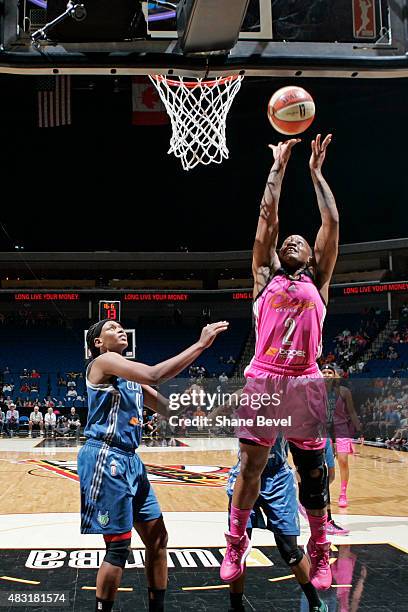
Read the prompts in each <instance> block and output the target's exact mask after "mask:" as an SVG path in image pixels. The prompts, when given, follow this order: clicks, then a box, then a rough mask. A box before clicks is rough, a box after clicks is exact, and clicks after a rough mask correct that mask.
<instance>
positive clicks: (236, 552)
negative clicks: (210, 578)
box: [220, 532, 252, 582]
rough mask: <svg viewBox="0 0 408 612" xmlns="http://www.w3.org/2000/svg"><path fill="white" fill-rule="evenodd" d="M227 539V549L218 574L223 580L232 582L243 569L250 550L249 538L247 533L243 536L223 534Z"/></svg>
mask: <svg viewBox="0 0 408 612" xmlns="http://www.w3.org/2000/svg"><path fill="white" fill-rule="evenodd" d="M225 539H226V540H227V550H226V552H225V557H224V560H223V562H222V565H221V570H220V576H221V580H224V582H234V580H238V578H239V577H240V576H242V573H243V571H244V567H245V560H246V558H247V556H248V555H249V553H250V552H251V547H252V544H251V540H250V539H249V538H248V536H247V534H246V533H244V535H243V536H239V535H232V533H229V532H227V533H226V534H225Z"/></svg>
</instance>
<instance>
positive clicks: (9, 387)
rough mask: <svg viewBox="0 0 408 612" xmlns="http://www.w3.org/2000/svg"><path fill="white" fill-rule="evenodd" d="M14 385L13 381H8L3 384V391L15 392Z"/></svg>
mask: <svg viewBox="0 0 408 612" xmlns="http://www.w3.org/2000/svg"><path fill="white" fill-rule="evenodd" d="M13 389H14V385H12V384H11V383H6V384H5V385H3V393H13Z"/></svg>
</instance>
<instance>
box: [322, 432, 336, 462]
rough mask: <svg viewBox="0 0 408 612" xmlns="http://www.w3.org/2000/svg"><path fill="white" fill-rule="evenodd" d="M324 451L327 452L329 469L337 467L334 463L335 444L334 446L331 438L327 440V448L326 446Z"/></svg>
mask: <svg viewBox="0 0 408 612" xmlns="http://www.w3.org/2000/svg"><path fill="white" fill-rule="evenodd" d="M324 450H325V455H326V465H327V467H328V468H334V467H335V463H334V453H333V444H332V441H331V440H330V438H327V440H326V446H325V448H324Z"/></svg>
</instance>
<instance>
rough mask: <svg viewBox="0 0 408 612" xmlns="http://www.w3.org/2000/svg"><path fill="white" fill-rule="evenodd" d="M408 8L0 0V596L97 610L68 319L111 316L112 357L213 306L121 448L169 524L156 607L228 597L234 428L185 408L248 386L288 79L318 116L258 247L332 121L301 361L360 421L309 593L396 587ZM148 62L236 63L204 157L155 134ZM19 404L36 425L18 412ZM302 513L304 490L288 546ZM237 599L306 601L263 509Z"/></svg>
mask: <svg viewBox="0 0 408 612" xmlns="http://www.w3.org/2000/svg"><path fill="white" fill-rule="evenodd" d="M81 7H82V8H81ZM407 9H408V5H407V3H406V2H405V1H404V0H389V1H385V0H347V1H346V0H335V1H333V0H332V1H331V2H329V0H310V1H302V2H300V1H299V2H297V1H296V0H294V1H292V2H281V1H280V0H273V1H271V0H250V1H249V2H246V1H245V0H234V2H232V0H223V1H221V0H220V1H219V2H218V3H216V2H212V1H210V0H208V2H207V3H205V2H204V0H201V1H200V0H183V1H180V2H138V1H136V0H121V1H120V2H118V3H117V6H116V3H115V7H114V9H112V7H111V5H110V3H108V2H100V3H97V2H95V1H94V0H88V2H84V3H83V4H81V3H77V2H72V3H71V4H69V5H68V7H67V5H66V3H65V0H64V1H60V0H48V3H47V2H46V1H43V0H31V1H28V0H27V1H25V0H21V1H19V2H17V1H16V0H0V143H1V147H0V188H1V193H2V206H1V212H0V501H1V505H0V532H1V540H0V608H4V609H9V610H11V609H12V608H13V609H14V607H19V608H20V609H21V610H25V611H29V610H38V611H40V610H41V611H44V610H48V609H51V608H53V609H58V610H59V609H60V610H70V611H72V612H80V611H81V612H82V611H85V610H87V611H88V610H94V609H95V608H94V606H95V591H96V576H97V572H98V569H99V568H100V566H101V564H102V562H103V559H104V556H105V543H104V541H103V537H102V536H101V535H99V534H89V533H88V534H81V533H80V520H81V516H80V502H81V499H80V482H79V475H78V469H77V457H78V453H79V451H80V449H82V448H83V447H84V444H85V442H86V436H85V434H84V429H85V426H86V423H87V418H88V402H89V396H88V391H89V389H88V388H87V385H86V377H85V362H86V359H88V357H89V353H88V352H87V348H86V342H85V335H86V331H87V330H88V328H89V327H90V325H91V324H92V323H94V322H96V321H98V320H100V319H105V318H108V319H112V320H114V321H117V322H121V324H122V325H123V327H124V329H125V330H126V334H127V339H128V346H127V348H126V349H125V351H124V353H123V354H124V356H125V357H126V358H127V359H128V360H129V361H130V362H133V361H136V362H142V363H145V364H148V365H154V364H157V363H160V362H162V361H164V360H166V359H168V358H170V357H172V356H174V355H176V354H178V353H180V352H181V351H182V350H184V349H185V348H186V347H188V346H190V345H192V344H193V343H194V342H196V341H197V340H198V338H199V336H200V333H201V330H202V328H203V327H205V326H206V325H208V324H211V323H215V322H217V321H223V320H226V321H228V322H229V328H228V330H227V331H226V332H225V333H222V334H220V335H219V337H217V338H216V339H215V341H214V343H213V344H212V346H211V347H210V348H209V349H208V350H206V351H204V352H203V353H202V354H201V355H200V356H199V357H198V358H197V359H196V360H195V361H193V362H192V363H191V365H189V366H188V367H186V368H185V369H184V370H183V371H181V372H180V373H179V374H178V375H177V377H175V378H173V379H171V380H168V381H166V383H165V384H163V385H160V391H161V392H162V393H163V394H164V395H165V396H167V397H172V394H173V395H175V394H180V393H186V394H189V397H190V398H191V397H194V396H192V395H191V394H192V392H194V391H200V392H202V393H203V394H204V396H203V397H204V399H200V401H199V403H196V402H194V401H193V400H190V401H189V402H188V403H187V405H186V406H184V409H183V416H184V417H185V418H184V420H183V419H181V420H177V419H176V421H174V420H171V419H170V420H169V419H168V418H165V417H164V416H161V415H160V414H158V413H154V412H153V411H151V410H149V409H148V408H147V407H146V406H144V408H143V422H140V423H138V426H140V428H141V430H142V442H141V445H140V446H139V449H138V450H137V454H138V455H139V456H140V458H141V459H142V460H143V462H144V464H145V465H146V470H147V475H148V479H149V481H150V483H151V485H152V487H153V490H154V491H155V493H156V495H157V498H158V501H159V503H160V507H161V510H162V512H163V517H164V521H165V524H166V528H167V531H168V534H169V542H168V548H167V562H168V568H169V581H168V587H167V594H166V604H165V608H164V609H165V610H166V611H168V612H184V611H189V610H195V611H196V612H209V611H211V612H212V611H214V612H223V611H225V612H227V610H229V608H230V598H229V593H228V588H229V587H228V585H227V584H225V583H224V582H223V581H222V580H221V579H220V575H219V574H220V566H221V563H222V561H223V558H224V555H225V538H224V532H225V531H226V529H227V525H228V522H227V521H228V514H227V511H228V497H227V494H226V490H225V489H226V485H227V481H228V475H229V471H230V468H231V467H232V466H233V465H235V464H236V462H237V452H238V440H237V437H236V435H235V431H234V426H233V423H231V422H230V421H229V420H228V419H224V420H222V419H220V420H219V421H216V422H214V421H212V422H211V423H210V422H209V421H208V420H207V421H206V420H205V418H204V419H203V417H206V415H208V414H209V413H211V412H212V411H213V410H215V413H214V414H216V412H217V410H219V409H220V407H221V406H222V405H223V401H222V400H221V399H220V398H221V397H223V394H228V393H233V392H235V391H236V390H238V389H242V387H243V385H244V384H245V377H244V372H245V368H246V367H247V366H248V364H249V363H250V361H251V359H252V356H253V355H254V350H255V342H256V332H255V326H254V321H253V314H252V306H253V282H254V281H253V277H252V248H253V244H254V238H255V233H256V227H257V222H258V215H259V206H260V203H261V200H262V196H263V193H264V187H265V182H266V180H267V178H268V174H269V171H270V168H271V166H272V164H273V152H272V150H271V149H270V148H269V147H268V145H269V144H273V145H277V144H278V142H279V141H283V140H285V139H286V138H290V136H285V135H283V134H279V133H278V132H277V131H275V130H274V129H273V127H272V126H271V124H270V122H269V121H268V115H267V107H268V102H269V100H270V98H271V96H272V94H273V93H274V92H275V91H277V90H279V89H280V88H282V87H296V86H297V87H302V88H304V89H305V90H307V92H309V94H310V95H311V96H312V98H313V100H314V103H315V105H316V115H315V118H314V121H313V123H312V125H311V126H310V127H309V128H308V129H307V130H306V131H304V132H303V133H301V134H299V136H298V137H299V138H301V142H300V143H299V144H297V145H296V147H294V149H293V152H292V155H291V158H290V161H289V163H288V168H287V171H286V174H285V177H284V180H283V185H282V193H281V197H280V202H279V240H278V246H279V247H280V246H281V245H282V242H283V239H284V238H285V237H287V236H289V235H292V234H299V235H302V236H304V238H305V239H306V240H307V241H308V242H309V243H310V244H311V245H312V246H313V244H314V241H315V238H316V234H317V231H318V229H319V227H320V223H321V219H320V213H319V208H318V205H317V200H316V195H315V191H314V188H313V182H312V179H311V176H310V170H309V158H310V153H311V141H312V140H313V139H315V138H316V135H317V134H322V135H323V137H325V136H326V135H327V134H332V135H333V138H332V142H331V143H330V145H329V147H328V149H327V155H326V159H325V161H324V166H323V174H324V176H325V178H326V179H327V182H328V183H329V185H330V187H331V189H332V191H333V193H334V196H335V199H336V203H337V207H338V211H339V217H340V224H339V227H340V246H339V254H338V258H337V263H336V266H335V269H334V273H333V276H332V278H331V282H330V287H329V301H328V305H327V314H326V317H325V321H324V326H323V342H322V353H321V356H320V358H319V361H318V364H319V367H320V368H321V369H324V366H326V368H327V366H328V365H329V366H330V367H331V368H333V369H334V371H335V372H336V375H337V376H338V377H339V379H340V384H341V385H342V386H344V387H345V388H346V389H348V390H349V391H350V392H351V396H352V399H353V404H354V409H355V413H356V419H357V420H358V422H359V428H358V429H357V428H355V430H354V432H353V435H351V438H352V440H353V445H352V446H353V451H354V452H353V454H350V456H347V457H348V458H347V462H348V468H349V482H348V489H347V505H346V506H344V504H341V503H339V501H340V500H341V497H342V494H343V492H344V491H343V490H342V482H343V480H344V477H343V475H344V473H345V472H344V470H345V468H344V464H343V463H342V464H341V465H340V463H339V461H343V462H344V456H343V459H342V458H341V457H340V458H339V457H337V459H336V462H335V478H334V481H333V482H332V484H331V486H330V495H331V511H332V513H333V520H334V521H335V525H337V526H338V525H340V526H341V527H342V529H339V530H338V531H337V532H334V533H331V534H330V536H329V539H330V542H331V546H330V553H329V557H330V567H331V571H332V577H333V580H332V586H331V587H330V588H329V589H327V590H325V591H319V593H320V596H321V600H322V601H324V602H325V604H326V606H327V608H326V609H327V610H328V611H329V612H337V611H338V612H357V611H360V610H361V611H364V610H368V609H370V610H372V611H374V612H388V611H390V610H392V611H393V612H396V611H398V612H400V611H401V612H402V611H404V610H406V609H407V601H408V586H407V585H408V526H407V525H408V518H407V517H408V504H407V501H408V476H407V462H408V454H407V451H408V220H407V219H408V217H407V195H408V172H407V161H406V142H407V140H408V124H407V120H406V109H407V107H408V60H407V57H408V55H407V53H408V39H407V31H408V29H407V26H408V23H407V15H408V10H407ZM84 10H85V13H86V15H85V16H84V12H83V11H84ZM64 11H67V16H66V18H65V19H61V20H60V23H58V24H57V25H55V26H54V27H51V26H50V24H51V22H52V21H53V20H55V18H59V17H58V16H60V15H61V14H63V13H64ZM69 11H71V14H68V13H69ZM149 75H150V76H152V75H156V77H157V76H162V77H165V78H171V79H175V80H176V81H177V83H179V79H181V78H184V79H188V78H190V79H204V81H208V80H211V79H219V78H221V79H223V78H224V77H226V76H228V75H233V76H234V78H235V77H238V76H239V77H244V78H243V81H242V86H241V89H240V90H239V92H238V93H237V95H236V97H235V99H234V101H233V102H232V105H231V108H230V110H229V112H228V116H227V118H226V146H227V148H228V153H227V156H225V158H224V159H223V161H222V164H215V163H212V164H209V165H202V164H198V165H197V166H196V167H194V168H192V169H190V170H189V171H188V172H186V171H185V170H184V169H183V167H182V165H181V163H180V160H179V159H177V158H176V156H175V155H172V154H171V153H170V154H169V153H168V151H169V141H170V139H171V137H172V136H173V135H174V127H175V126H174V122H173V124H172V123H171V120H170V117H169V116H168V114H167V112H166V109H165V107H164V106H163V104H162V101H161V99H160V98H159V94H158V93H157V91H156V89H155V87H154V85H153V84H152V83H151V81H150V80H149V78H148V77H149ZM223 85H224V84H223V83H221V87H222V86H223ZM204 86H205V85H204ZM200 87H202V85H200ZM196 104H197V105H198V104H199V103H198V102H197V103H196ZM200 104H201V102H200ZM193 107H194V105H193ZM195 108H198V106H197V107H195ZM209 109H210V110H211V107H208V108H207V110H206V111H205V112H204V115H205V120H207V118H208V115H209ZM177 110H178V111H179V112H181V110H183V102H178V107H177V109H176V111H177ZM193 110H194V108H193ZM202 117H203V115H202ZM198 120H199V119H197V118H196V119H193V120H191V121H190V119H188V118H187V119H186V117H184V125H185V126H188V127H189V129H194V127H197V124H196V123H195V122H196V121H198ZM217 120H218V118H217ZM181 123H183V121H182V122H181ZM221 131H222V130H221ZM205 134H206V131H204V132H203V133H202V134H201V139H205ZM296 137H297V136H296ZM291 321H292V319H291ZM128 384H134V383H128ZM214 398H215V399H214ZM37 407H38V411H39V412H40V413H41V414H42V416H43V417H45V415H46V414H50V413H54V415H55V425H54V424H53V425H52V427H51V426H50V427H47V428H46V427H45V426H44V424H43V422H42V421H41V426H38V427H35V426H33V417H32V413H33V412H35V411H36V410H37ZM16 411H17V416H16ZM340 455H342V453H340ZM343 455H344V454H343ZM288 461H289V464H290V466H291V468H292V469H293V471H295V469H294V466H293V460H292V457H291V454H290V453H289V458H288ZM111 469H112V468H111ZM115 469H116V468H115ZM111 474H112V476H113V475H115V474H116V472H115V474H114V473H113V472H111ZM300 510H302V508H300ZM107 515H108V512H107V513H106V515H105V517H106V516H107ZM103 518H104V517H103V516H102V517H101V521H103ZM106 520H109V518H107V519H106ZM101 524H102V523H101ZM309 533H310V531H309V524H308V520H307V518H305V517H304V516H303V515H302V514H300V537H299V543H300V545H301V547H302V548H303V547H306V543H307V541H308V539H309ZM145 562H146V552H145V547H144V545H143V542H142V540H141V538H140V536H139V534H138V533H137V532H136V531H135V530H134V531H133V532H132V540H131V546H130V550H129V556H128V558H127V562H126V566H125V569H124V573H123V577H122V581H121V584H120V588H119V591H118V594H117V597H116V600H115V604H114V607H113V610H114V611H116V610H118V611H119V610H122V611H123V612H125V611H126V612H127V611H128V610H137V611H144V610H146V611H147V610H149V602H148V596H147V590H146V579H145V574H144V570H145ZM47 596H48V599H47ZM50 597H51V599H50ZM52 597H54V599H52ZM243 605H244V608H242V609H244V610H246V611H247V612H249V611H261V610H268V611H269V610H271V611H279V612H280V611H282V612H283V611H293V612H294V611H295V610H296V611H305V612H307V611H308V610H309V604H308V601H307V599H306V597H305V595H304V593H303V591H302V590H301V588H300V586H299V585H298V583H297V581H296V579H295V578H294V575H293V574H292V573H291V570H290V568H288V566H287V565H286V564H285V563H284V561H283V559H282V558H281V556H280V554H279V551H278V548H277V547H276V545H275V540H274V537H273V534H272V533H271V532H270V531H268V530H265V529H264V530H261V529H256V530H254V533H253V548H252V551H251V553H250V555H249V556H248V558H247V573H246V585H245V594H244V597H243ZM106 609H108V608H106ZM157 609H159V608H157ZM160 609H161V608H160ZM240 609H241V608H240ZM321 610H324V608H323V607H322V608H321Z"/></svg>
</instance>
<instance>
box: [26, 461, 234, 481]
mask: <svg viewBox="0 0 408 612" xmlns="http://www.w3.org/2000/svg"><path fill="white" fill-rule="evenodd" d="M18 463H24V464H28V465H30V466H32V469H30V471H29V473H30V474H31V475H32V476H40V475H41V471H40V470H46V471H47V472H52V473H54V474H55V475H56V476H60V477H61V478H68V480H75V481H76V482H79V476H78V472H77V462H76V461H62V460H61V461H58V460H55V461H48V460H45V459H23V460H22V461H19V462H18ZM113 463H114V462H112V464H110V472H111V475H112V476H113V477H114V476H116V474H117V465H116V463H115V465H113ZM145 465H146V470H147V475H148V478H149V480H150V482H151V483H153V484H163V485H178V486H180V485H182V486H193V487H215V488H221V487H225V485H226V484H227V477H228V472H229V468H228V467H224V466H220V465H152V464H149V463H147V464H145Z"/></svg>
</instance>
